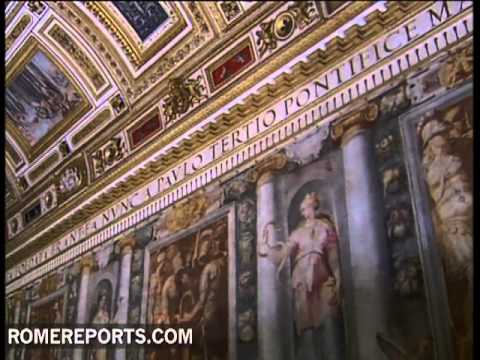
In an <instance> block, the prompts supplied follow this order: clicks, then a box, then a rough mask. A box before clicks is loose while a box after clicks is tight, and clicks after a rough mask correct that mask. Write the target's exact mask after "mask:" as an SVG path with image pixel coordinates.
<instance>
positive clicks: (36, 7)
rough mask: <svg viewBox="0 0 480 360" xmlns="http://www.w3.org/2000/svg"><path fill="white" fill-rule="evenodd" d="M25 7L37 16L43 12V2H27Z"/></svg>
mask: <svg viewBox="0 0 480 360" xmlns="http://www.w3.org/2000/svg"><path fill="white" fill-rule="evenodd" d="M27 6H28V9H29V10H30V11H31V12H33V13H35V14H38V15H40V14H41V13H42V12H43V10H45V4H44V3H43V1H27Z"/></svg>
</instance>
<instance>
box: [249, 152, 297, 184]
mask: <svg viewBox="0 0 480 360" xmlns="http://www.w3.org/2000/svg"><path fill="white" fill-rule="evenodd" d="M287 164H288V158H287V155H285V153H284V152H283V151H281V152H278V153H275V154H273V155H271V156H268V157H266V158H265V159H262V160H261V161H259V162H258V163H257V164H256V166H255V168H254V169H252V171H251V172H250V173H249V180H250V181H252V182H256V183H257V186H260V185H263V184H265V183H267V182H269V181H270V180H271V179H272V177H273V176H274V174H275V173H276V172H278V171H280V170H282V169H284V168H286V166H287Z"/></svg>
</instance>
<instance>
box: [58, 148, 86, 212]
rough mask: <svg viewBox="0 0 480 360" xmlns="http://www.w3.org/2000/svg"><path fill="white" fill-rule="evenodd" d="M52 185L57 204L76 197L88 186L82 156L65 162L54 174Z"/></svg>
mask: <svg viewBox="0 0 480 360" xmlns="http://www.w3.org/2000/svg"><path fill="white" fill-rule="evenodd" d="M53 184H55V190H56V192H57V198H58V203H59V204H61V203H63V202H65V201H67V200H68V199H69V198H71V197H72V196H77V195H79V194H80V191H81V190H82V189H83V188H85V187H86V186H87V184H88V171H87V165H86V163H85V159H84V157H83V154H79V156H77V157H76V158H74V159H72V160H71V161H69V162H67V163H66V164H65V165H64V166H63V168H62V169H60V170H57V171H56V172H55V174H54V179H53Z"/></svg>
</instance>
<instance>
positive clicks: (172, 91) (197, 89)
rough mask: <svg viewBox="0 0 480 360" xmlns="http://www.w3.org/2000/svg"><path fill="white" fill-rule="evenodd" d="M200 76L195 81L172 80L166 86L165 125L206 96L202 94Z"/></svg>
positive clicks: (203, 88)
mask: <svg viewBox="0 0 480 360" xmlns="http://www.w3.org/2000/svg"><path fill="white" fill-rule="evenodd" d="M204 92H205V87H204V86H203V85H202V79H201V76H198V77H197V78H196V79H183V78H172V79H170V81H169V84H168V95H167V97H166V99H165V103H164V105H163V109H164V114H165V117H166V119H167V123H169V122H171V121H173V120H175V119H176V118H177V117H178V116H180V115H183V114H185V113H186V112H187V111H188V110H190V109H191V108H192V107H193V106H195V105H196V104H199V103H200V102H201V101H202V100H204V99H206V98H207V96H206V95H205V94H204Z"/></svg>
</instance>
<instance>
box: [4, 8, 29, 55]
mask: <svg viewBox="0 0 480 360" xmlns="http://www.w3.org/2000/svg"><path fill="white" fill-rule="evenodd" d="M31 21H32V17H31V16H30V15H28V14H25V15H23V16H22V18H21V19H20V20H19V21H18V23H17V24H15V27H14V28H13V30H12V31H11V32H10V34H8V36H7V38H6V39H5V51H8V50H9V49H10V47H11V46H12V45H13V43H14V42H15V41H16V40H17V39H18V38H19V37H20V35H22V33H23V32H24V31H25V29H26V28H27V26H28V24H30V22H31Z"/></svg>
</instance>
